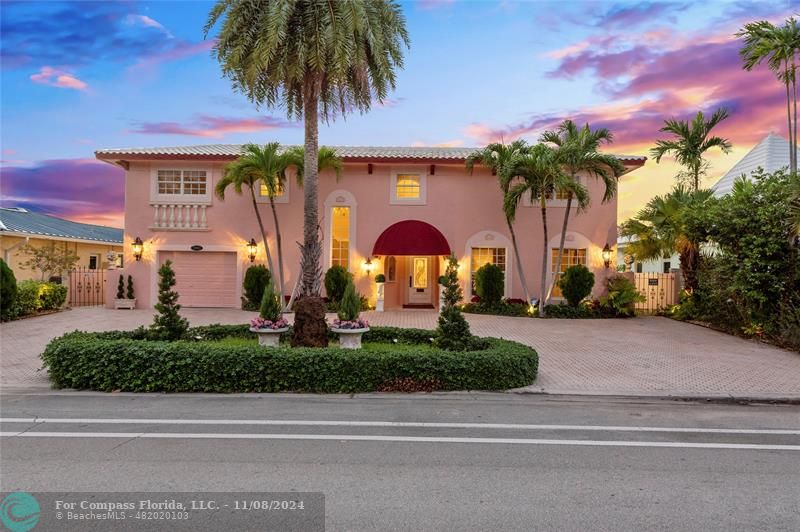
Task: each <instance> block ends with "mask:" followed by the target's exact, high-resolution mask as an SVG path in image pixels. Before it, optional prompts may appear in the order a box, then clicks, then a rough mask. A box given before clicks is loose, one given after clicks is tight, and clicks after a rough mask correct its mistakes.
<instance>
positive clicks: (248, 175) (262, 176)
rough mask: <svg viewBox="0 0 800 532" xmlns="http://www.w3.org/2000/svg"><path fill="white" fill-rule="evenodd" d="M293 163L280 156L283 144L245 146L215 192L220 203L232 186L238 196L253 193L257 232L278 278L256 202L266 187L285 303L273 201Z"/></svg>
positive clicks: (281, 296)
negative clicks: (287, 169) (288, 168)
mask: <svg viewBox="0 0 800 532" xmlns="http://www.w3.org/2000/svg"><path fill="white" fill-rule="evenodd" d="M290 163H291V160H290V158H289V157H287V155H285V154H283V153H281V152H280V144H278V143H277V142H271V143H269V144H267V145H265V146H264V147H263V148H262V147H261V146H258V145H257V144H245V145H244V146H242V155H241V156H240V157H239V158H238V159H236V160H235V161H233V162H232V163H229V164H228V165H226V166H225V170H224V173H223V176H222V179H220V180H219V181H217V184H216V186H215V187H214V190H215V192H216V194H217V197H219V199H221V200H224V199H225V190H226V189H227V188H228V187H230V186H233V189H234V190H235V191H236V193H237V194H241V193H242V190H243V189H244V188H245V187H246V188H247V189H248V191H249V192H250V199H251V200H252V202H253V210H254V211H255V213H256V219H257V220H258V228H259V230H260V231H261V238H262V239H263V241H264V250H265V251H266V253H267V264H268V265H269V271H270V272H271V273H272V274H273V275H275V272H276V270H275V267H274V264H273V261H272V252H271V251H270V249H269V242H268V241H267V231H266V229H264V222H263V220H262V219H261V212H259V210H258V202H257V201H256V194H257V193H256V190H258V189H259V188H260V187H261V184H262V183H263V184H264V185H265V186H266V188H267V191H268V193H269V202H270V206H271V207H272V216H273V219H274V220H275V241H276V246H277V250H278V269H277V273H278V275H277V283H276V285H277V288H278V295H279V297H280V300H281V301H283V280H284V278H283V249H282V247H281V230H280V226H279V225H278V215H277V212H276V211H275V201H274V197H275V195H276V194H277V193H278V190H280V189H281V188H282V187H283V186H284V184H285V181H286V168H287V166H288V165H289V164H290Z"/></svg>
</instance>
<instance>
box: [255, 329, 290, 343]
mask: <svg viewBox="0 0 800 532" xmlns="http://www.w3.org/2000/svg"><path fill="white" fill-rule="evenodd" d="M288 330H289V327H283V328H281V329H256V328H253V327H250V332H254V333H256V334H257V335H258V345H263V346H266V347H278V345H279V344H280V341H281V334H283V333H285V332H286V331H288Z"/></svg>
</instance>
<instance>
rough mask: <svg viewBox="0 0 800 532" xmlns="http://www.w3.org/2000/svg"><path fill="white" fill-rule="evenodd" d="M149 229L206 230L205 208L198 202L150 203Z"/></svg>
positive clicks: (206, 206)
mask: <svg viewBox="0 0 800 532" xmlns="http://www.w3.org/2000/svg"><path fill="white" fill-rule="evenodd" d="M150 206H151V207H153V223H152V225H151V226H150V228H151V229H156V230H161V231H208V219H207V218H206V209H207V208H208V205H206V204H199V203H151V204H150Z"/></svg>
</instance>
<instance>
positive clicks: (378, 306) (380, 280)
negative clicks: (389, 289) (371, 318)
mask: <svg viewBox="0 0 800 532" xmlns="http://www.w3.org/2000/svg"><path fill="white" fill-rule="evenodd" d="M384 283H386V276H385V275H384V274H382V273H379V274H378V275H376V276H375V285H376V286H377V287H378V294H377V298H376V299H375V310H377V311H378V312H383V298H384Z"/></svg>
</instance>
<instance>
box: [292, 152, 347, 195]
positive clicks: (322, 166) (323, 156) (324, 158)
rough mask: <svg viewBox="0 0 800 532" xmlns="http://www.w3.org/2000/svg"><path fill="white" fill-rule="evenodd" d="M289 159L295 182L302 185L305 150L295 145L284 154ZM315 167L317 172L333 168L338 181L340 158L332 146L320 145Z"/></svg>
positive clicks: (339, 177)
mask: <svg viewBox="0 0 800 532" xmlns="http://www.w3.org/2000/svg"><path fill="white" fill-rule="evenodd" d="M286 155H287V156H288V157H289V158H290V159H291V164H292V166H294V167H295V169H296V172H297V183H298V184H299V185H300V186H301V187H302V186H303V174H304V170H305V157H306V156H305V151H304V150H303V148H302V147H300V146H295V147H294V148H292V149H291V150H289V151H288V152H287V154H286ZM317 168H318V171H319V172H324V171H325V170H333V171H334V173H335V174H336V180H337V181H338V180H339V179H341V177H342V159H341V157H339V156H338V155H337V154H336V151H335V150H334V149H333V148H329V147H327V146H320V148H319V152H318V153H317Z"/></svg>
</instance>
